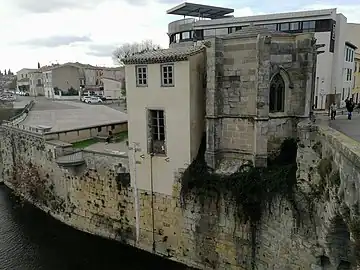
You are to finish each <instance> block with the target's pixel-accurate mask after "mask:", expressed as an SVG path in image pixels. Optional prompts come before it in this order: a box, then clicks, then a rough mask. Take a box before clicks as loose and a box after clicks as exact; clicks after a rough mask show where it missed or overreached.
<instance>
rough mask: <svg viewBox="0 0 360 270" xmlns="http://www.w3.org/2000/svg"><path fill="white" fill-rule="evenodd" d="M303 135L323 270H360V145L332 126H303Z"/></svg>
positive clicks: (302, 178) (305, 175)
mask: <svg viewBox="0 0 360 270" xmlns="http://www.w3.org/2000/svg"><path fill="white" fill-rule="evenodd" d="M298 131H299V132H298V135H299V148H298V158H297V162H298V182H299V184H300V185H301V186H302V188H303V190H304V191H306V192H307V194H309V196H308V197H309V199H310V200H311V204H310V206H311V207H312V208H313V210H314V212H313V224H314V226H315V225H316V227H315V228H316V235H317V242H318V245H319V246H320V247H322V248H323V251H322V252H323V255H322V260H323V262H324V265H325V266H326V267H327V268H322V269H360V268H356V267H359V265H360V256H359V254H360V233H359V232H360V211H359V209H360V208H359V207H360V181H359V179H360V143H359V142H357V141H354V140H353V139H351V138H349V137H347V136H346V135H344V134H342V133H340V132H338V131H336V130H334V129H332V128H330V127H328V126H327V125H312V124H310V123H307V122H302V123H300V124H299V126H298Z"/></svg>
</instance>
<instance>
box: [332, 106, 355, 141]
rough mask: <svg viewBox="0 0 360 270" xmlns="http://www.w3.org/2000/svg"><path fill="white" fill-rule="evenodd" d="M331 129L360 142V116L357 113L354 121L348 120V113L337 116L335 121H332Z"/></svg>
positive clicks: (353, 118)
mask: <svg viewBox="0 0 360 270" xmlns="http://www.w3.org/2000/svg"><path fill="white" fill-rule="evenodd" d="M329 125H330V127H332V128H334V129H336V130H338V131H340V132H342V133H344V134H345V135H347V136H349V137H351V138H353V139H354V140H357V141H359V142H360V114H359V112H355V113H354V114H353V117H352V120H348V119H347V115H346V113H344V115H337V117H336V119H335V120H332V121H330V124H329Z"/></svg>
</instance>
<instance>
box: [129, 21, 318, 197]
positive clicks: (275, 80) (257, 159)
mask: <svg viewBox="0 0 360 270" xmlns="http://www.w3.org/2000/svg"><path fill="white" fill-rule="evenodd" d="M315 42H316V41H315V39H314V35H313V33H304V34H288V33H283V32H277V31H271V30H269V29H266V28H260V27H247V28H244V29H242V30H240V31H237V32H236V33H231V34H228V35H227V36H224V37H222V38H216V37H214V38H212V39H209V40H207V41H206V42H199V43H200V44H202V45H200V44H198V45H196V46H191V47H177V48H170V49H167V50H159V51H155V52H148V53H144V54H140V55H135V56H131V57H129V58H126V59H125V60H124V63H125V65H126V70H125V75H126V78H125V81H126V89H127V102H128V115H129V119H128V124H129V143H130V144H132V143H135V144H137V147H139V148H140V149H141V150H139V152H138V153H137V154H138V155H139V157H142V158H143V162H141V165H140V164H139V165H135V166H136V170H135V171H136V175H137V176H134V173H132V175H131V178H132V179H134V178H135V177H136V178H138V179H139V181H141V182H142V181H145V183H142V184H143V185H148V184H149V183H150V178H149V175H152V177H153V181H154V183H155V182H156V187H157V189H159V190H161V192H164V193H166V194H171V193H169V192H170V187H171V186H172V185H173V183H174V182H173V181H171V179H174V174H176V172H178V171H179V170H180V169H184V168H186V167H187V166H188V165H189V164H190V163H191V162H192V161H193V160H194V159H195V158H196V156H197V154H198V149H199V147H200V143H201V138H202V136H203V134H205V136H204V141H206V151H205V153H204V158H205V159H206V161H207V163H208V165H209V166H211V167H213V168H216V169H219V170H226V171H228V170H236V169H238V167H239V166H240V165H241V164H243V162H245V161H252V162H253V164H255V165H256V166H267V158H268V155H269V154H270V153H272V152H273V151H274V150H277V149H278V147H279V146H280V144H281V142H282V140H283V139H285V138H287V137H294V136H296V125H297V123H298V121H299V120H300V119H302V118H308V117H309V114H310V110H311V103H312V97H313V95H314V90H315V69H316V54H317V51H316V50H317V46H316V44H315ZM295 45H296V46H295ZM204 51H205V52H204ZM204 54H206V56H205V55H204ZM184 55H187V57H185V56H184ZM170 56H171V57H170ZM179 82H181V84H180V83H179ZM205 89H206V90H205ZM204 97H206V100H205V99H204ZM204 127H205V128H204ZM204 131H205V133H204ZM130 167H131V170H132V171H134V164H132V165H131V166H130ZM141 188H146V189H147V188H149V186H143V187H141Z"/></svg>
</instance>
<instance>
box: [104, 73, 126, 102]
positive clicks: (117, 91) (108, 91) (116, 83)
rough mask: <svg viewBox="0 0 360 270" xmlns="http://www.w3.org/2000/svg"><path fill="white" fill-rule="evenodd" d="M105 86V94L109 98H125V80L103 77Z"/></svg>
mask: <svg viewBox="0 0 360 270" xmlns="http://www.w3.org/2000/svg"><path fill="white" fill-rule="evenodd" d="M101 81H102V84H103V87H104V96H105V97H106V98H107V99H123V98H125V96H124V95H123V92H124V91H123V88H124V87H125V85H124V84H125V81H124V80H116V79H112V78H105V77H103V78H102V79H101Z"/></svg>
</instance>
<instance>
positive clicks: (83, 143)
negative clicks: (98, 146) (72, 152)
mask: <svg viewBox="0 0 360 270" xmlns="http://www.w3.org/2000/svg"><path fill="white" fill-rule="evenodd" d="M97 142H98V140H97V139H94V138H91V139H87V140H83V141H79V142H74V143H73V144H72V146H73V147H74V148H81V149H82V148H86V147H88V146H90V145H92V144H95V143H97Z"/></svg>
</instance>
